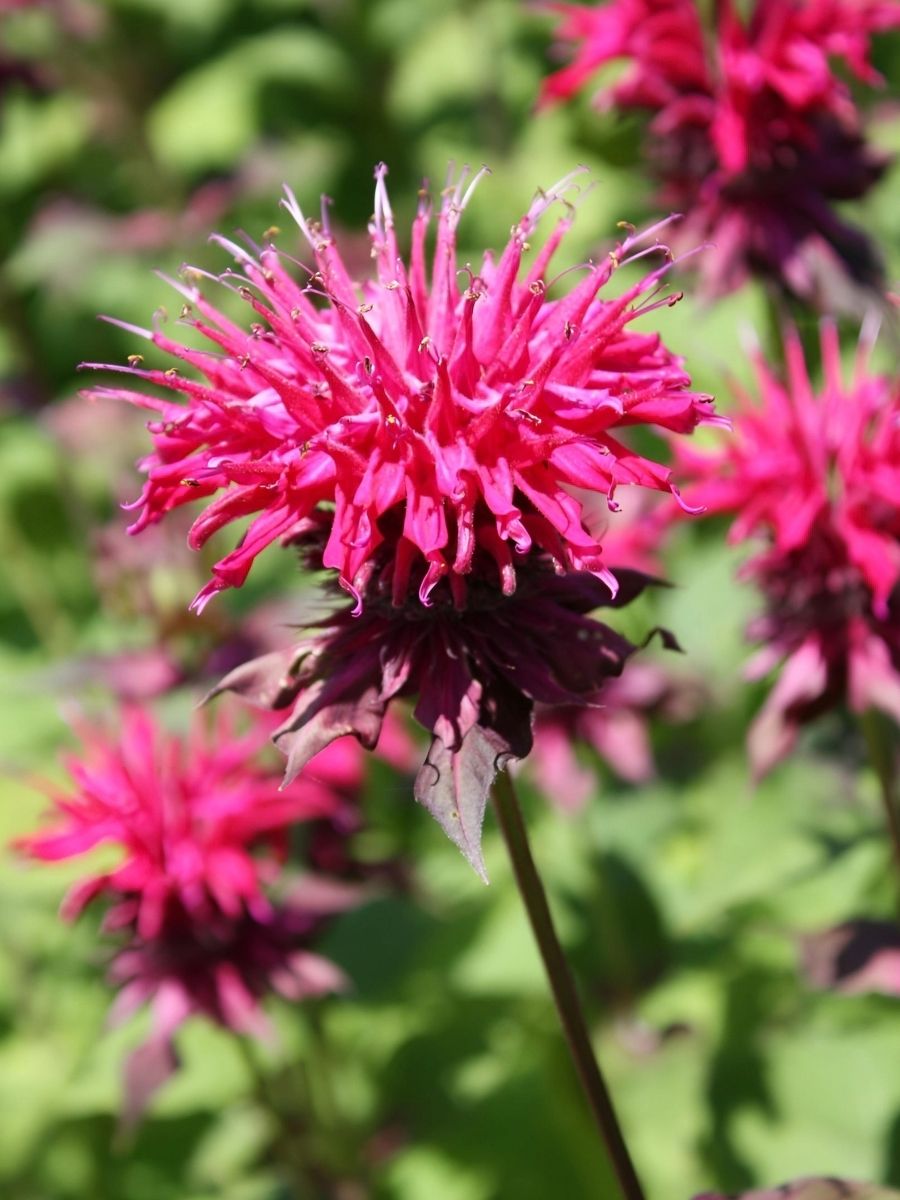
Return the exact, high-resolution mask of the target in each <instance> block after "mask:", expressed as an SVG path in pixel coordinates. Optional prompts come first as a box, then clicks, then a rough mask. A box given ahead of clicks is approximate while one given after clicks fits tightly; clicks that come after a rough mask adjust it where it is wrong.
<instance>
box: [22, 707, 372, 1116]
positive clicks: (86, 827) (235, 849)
mask: <svg viewBox="0 0 900 1200" xmlns="http://www.w3.org/2000/svg"><path fill="white" fill-rule="evenodd" d="M270 724H271V722H268V721H267V722H265V725H266V728H260V727H258V728H256V729H254V730H252V731H251V732H250V733H249V734H244V735H238V734H236V732H235V730H234V728H233V725H232V723H231V721H230V720H229V719H228V716H227V714H224V713H223V714H221V715H220V716H219V717H218V719H217V721H216V723H215V727H214V728H212V729H210V730H207V729H206V728H205V727H204V725H202V724H200V723H199V722H198V723H197V724H196V725H195V727H194V728H193V729H192V731H191V733H190V736H189V737H188V738H187V739H185V740H184V741H182V740H180V739H178V738H176V737H172V736H168V735H166V734H165V733H163V732H162V731H161V730H160V729H159V728H158V727H157V726H156V725H155V724H154V722H153V721H152V719H151V718H150V717H149V716H148V715H147V714H146V713H144V712H141V711H140V710H138V709H136V708H127V709H125V710H124V712H123V716H122V729H121V736H120V738H119V739H118V740H112V739H110V738H109V737H108V736H107V735H106V734H104V733H102V732H99V731H95V730H81V731H80V732H81V733H82V736H83V739H84V742H85V750H84V752H83V753H82V754H81V755H79V756H72V757H70V759H69V761H68V764H67V766H68V770H69V775H70V777H71V781H72V790H71V791H69V792H64V793H58V794H54V795H53V802H54V810H55V814H56V818H57V820H56V823H55V824H54V825H52V826H51V827H50V828H49V829H48V830H46V831H43V832H39V833H35V834H33V835H31V836H30V837H27V838H23V839H21V840H20V842H19V843H18V846H19V849H21V850H23V851H24V852H25V853H27V854H29V855H30V856H32V857H34V858H37V859H40V860H42V861H44V862H57V861H60V860H62V859H67V858H72V857H77V856H79V855H81V854H84V853H86V852H88V851H90V850H92V849H93V848H94V847H96V846H99V845H101V844H111V845H115V846H117V847H118V848H119V849H120V850H121V852H122V860H121V862H120V863H119V864H118V865H117V866H115V867H113V868H111V869H109V870H104V871H101V872H98V873H96V874H92V875H89V876H88V877H87V878H86V879H85V880H84V881H83V882H81V883H79V884H76V885H75V886H74V887H73V888H72V889H71V890H70V892H69V894H68V896H67V897H66V899H65V901H64V902H63V908H62V911H63V914H64V915H65V916H66V917H69V918H74V917H76V916H77V915H78V914H79V913H81V912H82V910H83V909H84V908H85V907H86V906H87V905H88V904H89V903H91V902H92V901H94V900H95V899H97V898H105V899H106V900H107V901H108V902H109V908H108V910H107V913H106V918H105V922H104V927H105V928H106V929H107V930H108V931H110V932H112V933H115V934H116V935H118V937H119V938H120V939H122V940H123V941H124V946H123V947H122V948H121V949H120V950H119V951H118V953H117V954H116V956H115V958H114V960H113V963H112V966H111V969H110V977H111V979H112V980H113V981H114V982H115V983H116V984H118V985H119V987H120V989H121V990H120V993H119V996H118V998H117V1000H116V1004H115V1007H114V1009H113V1018H114V1020H121V1019H123V1018H124V1017H125V1016H127V1015H129V1014H130V1013H132V1012H133V1011H134V1010H135V1009H137V1008H138V1007H140V1006H141V1005H142V1004H145V1003H149V1004H150V1005H151V1007H152V1011H153V1031H152V1033H151V1035H150V1037H149V1039H148V1041H147V1042H145V1043H144V1044H143V1045H142V1046H141V1047H139V1049H138V1050H137V1051H135V1053H134V1054H133V1055H132V1056H131V1058H130V1059H129V1061H128V1062H127V1063H126V1066H125V1084H126V1112H125V1119H126V1122H131V1121H133V1120H135V1119H136V1118H137V1117H138V1116H139V1115H140V1113H141V1112H142V1110H143V1108H144V1107H145V1105H146V1102H147V1100H148V1099H149V1096H150V1094H151V1093H152V1092H153V1091H154V1090H155V1089H156V1088H157V1087H158V1086H160V1084H161V1083H163V1082H164V1080H165V1078H166V1077H167V1076H168V1075H169V1074H170V1073H171V1071H172V1070H174V1069H175V1066H176V1062H177V1060H176V1057H175V1050H174V1045H173V1037H174V1034H175V1032H176V1030H177V1029H178V1027H179V1026H180V1025H181V1024H182V1023H183V1022H184V1021H185V1020H186V1019H187V1018H188V1017H189V1016H191V1015H192V1014H201V1015H203V1016H206V1017H208V1018H209V1019H210V1020H213V1021H216V1022H217V1023H218V1024H220V1025H223V1026H226V1027H228V1028H231V1029H234V1030H236V1031H239V1032H244V1033H255V1034H262V1033H265V1032H266V1029H267V1024H266V1022H265V1019H264V1017H263V1014H262V1011H261V1009H260V1007H259V1001H260V999H261V998H262V997H263V996H264V995H265V994H266V993H268V992H270V991H275V992H279V993H281V994H282V995H284V996H286V997H288V998H289V999H297V998H300V997H302V996H305V995H316V994H320V993H323V992H328V991H333V990H335V989H338V988H340V987H342V986H343V983H344V979H343V976H342V974H341V972H340V971H339V970H338V968H337V967H335V966H333V965H332V964H331V963H329V962H327V961H326V960H325V959H323V958H321V957H319V956H318V955H316V954H314V953H312V952H311V951H310V950H309V949H307V944H308V942H309V935H310V934H311V932H312V931H313V930H314V929H315V927H316V926H317V925H318V924H319V923H320V921H321V919H322V917H323V916H324V915H326V914H327V913H328V912H331V911H337V910H338V909H340V908H343V907H346V906H347V905H348V904H349V903H350V901H351V898H352V897H351V893H350V892H348V891H346V889H343V890H342V889H341V888H340V887H339V886H338V885H333V886H332V885H330V884H328V883H327V882H325V881H323V882H322V883H321V884H320V883H318V882H317V881H315V880H312V879H309V880H307V881H305V882H301V883H300V884H298V886H297V887H296V889H295V891H294V893H293V894H290V895H288V896H287V897H286V898H285V899H284V900H283V901H281V902H280V903H279V905H278V906H275V905H273V903H272V902H271V901H270V899H269V898H268V897H267V895H266V890H265V885H266V884H267V883H268V882H270V881H272V880H273V879H274V877H275V875H276V874H277V871H278V860H279V859H280V858H281V857H283V854H284V852H285V849H286V845H285V835H286V827H287V825H288V824H289V823H292V822H295V821H300V820H304V821H305V820H310V819H313V818H319V817H326V816H334V815H335V814H337V813H338V812H339V811H340V810H341V808H342V806H343V805H344V804H345V803H346V802H345V800H344V799H343V797H342V796H340V795H339V794H338V793H336V792H335V791H333V790H332V788H331V787H330V786H329V784H328V782H327V778H328V776H329V775H332V776H334V775H335V774H336V775H337V776H338V777H339V778H347V777H348V774H349V776H350V777H352V774H353V772H352V768H351V769H348V768H347V767H346V766H344V765H343V764H338V763H336V762H335V761H334V760H335V758H336V757H339V756H340V754H341V747H340V746H339V745H335V746H333V747H331V749H330V752H329V753H330V757H331V760H332V761H331V762H330V763H328V764H327V765H326V768H325V771H324V773H323V774H322V775H321V776H318V777H317V776H316V773H315V771H314V770H311V772H310V776H309V777H308V778H304V777H300V778H299V779H297V780H295V781H294V782H293V783H292V784H290V785H289V786H287V787H285V788H284V789H283V790H279V788H278V781H277V779H276V778H275V777H274V776H273V775H272V774H271V773H270V772H268V771H266V770H263V769H262V768H261V767H259V766H257V765H256V764H255V763H254V762H253V756H254V755H255V754H256V753H257V752H258V751H259V749H260V746H261V742H262V739H263V738H264V737H265V735H266V733H267V732H268V726H269V725H270ZM344 750H345V752H346V754H349V756H350V757H352V758H353V759H354V760H357V759H358V758H359V753H360V751H359V747H358V746H356V745H355V743H353V742H345V743H344ZM258 849H263V850H266V851H267V852H268V855H267V857H259V856H257V855H256V854H255V853H254V851H255V850H258Z"/></svg>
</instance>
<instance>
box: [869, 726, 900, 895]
mask: <svg viewBox="0 0 900 1200" xmlns="http://www.w3.org/2000/svg"><path fill="white" fill-rule="evenodd" d="M859 723H860V726H861V727H862V732H863V737H864V738H865V739H866V746H867V748H868V751H869V761H870V762H871V764H872V769H873V770H874V772H875V775H876V777H877V779H878V790H879V792H880V795H881V803H882V806H883V808H884V815H885V819H886V822H887V827H888V833H889V834H890V838H891V845H892V846H893V849H894V862H895V864H896V867H897V873H898V876H900V795H898V790H900V789H898V781H897V751H896V749H895V747H896V734H895V733H894V731H893V730H892V729H891V728H889V726H888V722H887V719H886V718H885V717H883V716H882V715H881V713H878V712H874V711H872V710H871V709H870V710H869V712H867V713H863V715H862V716H861V717H860V718H859Z"/></svg>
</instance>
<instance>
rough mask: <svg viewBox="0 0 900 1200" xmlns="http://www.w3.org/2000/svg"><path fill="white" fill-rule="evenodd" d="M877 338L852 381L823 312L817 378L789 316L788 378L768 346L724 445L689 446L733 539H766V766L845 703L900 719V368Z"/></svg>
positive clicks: (754, 572) (693, 492) (760, 665)
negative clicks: (772, 675)
mask: <svg viewBox="0 0 900 1200" xmlns="http://www.w3.org/2000/svg"><path fill="white" fill-rule="evenodd" d="M872 340H873V338H872V331H871V329H866V328H864V330H863V333H862V336H861V338H860V342H859V348H858V351H857V355H856V362H855V366H854V368H853V373H852V376H851V378H850V380H849V381H845V379H844V377H843V373H842V371H841V362H840V347H839V344H838V336H837V332H836V330H835V328H834V326H833V325H832V324H830V323H823V325H822V329H821V343H822V359H823V364H824V381H823V384H822V387H821V389H820V390H819V391H818V392H817V391H816V390H815V389H814V388H813V385H812V384H811V382H810V378H809V374H808V371H807V367H806V363H805V361H804V356H803V350H802V346H801V344H800V339H799V337H798V335H797V334H796V332H795V331H793V330H791V329H789V330H787V331H786V333H785V346H786V353H787V374H786V378H785V379H781V378H779V377H778V376H777V375H776V374H775V372H774V371H773V370H772V369H771V367H770V366H769V365H768V364H767V363H766V361H765V359H764V358H763V357H762V355H761V354H760V353H757V354H756V356H755V363H756V375H757V388H758V391H759V399H758V400H754V399H753V398H751V397H750V396H748V395H746V394H744V393H741V392H739V394H738V398H739V401H740V408H739V411H738V413H737V414H736V418H735V425H736V433H735V436H734V437H733V438H731V439H729V440H728V442H727V443H723V445H722V447H721V449H720V450H719V451H718V452H713V453H700V452H690V453H686V452H685V451H684V450H683V448H680V459H681V465H682V467H683V469H684V471H685V474H686V475H687V476H693V478H694V480H695V482H694V484H693V485H692V486H691V487H690V489H689V492H688V494H689V496H690V497H691V499H692V500H695V501H697V502H700V503H703V504H704V505H706V506H707V508H708V510H709V511H710V512H712V513H717V512H718V513H727V514H729V515H730V516H732V517H733V519H734V521H733V524H732V527H731V540H732V541H735V542H740V541H744V540H745V539H753V540H756V541H757V542H761V549H760V550H759V551H758V552H757V553H756V554H754V555H753V556H752V557H751V558H750V559H749V560H748V562H747V563H746V564H745V566H744V568H743V575H744V576H745V577H746V578H749V579H752V580H753V581H754V582H755V583H756V584H757V585H758V586H759V587H760V589H761V590H762V592H763V594H764V596H765V599H766V609H765V612H764V613H763V614H762V615H761V616H760V617H759V618H758V619H757V620H756V621H754V622H753V624H752V625H751V628H750V634H751V636H752V637H753V638H754V640H757V641H760V642H762V643H764V648H763V649H762V650H761V652H760V654H759V655H758V657H757V658H756V659H755V660H754V662H753V663H752V664H751V673H752V674H753V675H755V676H760V675H763V674H765V673H767V672H768V671H770V670H771V669H772V668H773V667H775V666H776V665H778V664H781V673H780V676H779V678H778V681H777V682H776V684H775V687H774V688H773V690H772V692H771V694H770V696H769V699H768V701H767V702H766V705H765V707H764V709H763V711H762V712H761V714H760V715H759V717H758V718H757V720H756V723H755V725H754V727H753V729H752V730H751V739H750V748H751V756H752V758H753V762H754V766H755V768H756V770H757V772H758V773H761V772H763V771H765V770H767V769H768V768H769V767H770V766H772V764H773V763H775V762H776V761H777V760H778V759H779V758H781V757H782V756H783V755H784V754H786V753H787V752H788V751H789V749H790V748H791V746H792V745H793V743H794V740H795V738H796V734H797V731H798V728H799V726H800V725H801V724H803V723H804V722H806V721H809V720H811V719H812V718H814V717H815V716H817V715H818V714H819V713H821V712H823V711H825V710H827V709H829V708H833V707H835V706H836V705H839V704H842V703H846V704H848V705H849V706H850V708H851V709H853V710H854V711H856V712H864V711H865V710H866V709H868V708H879V709H882V710H883V711H884V712H886V713H888V714H889V715H890V716H892V717H893V718H894V719H895V720H896V721H897V722H898V723H900V382H898V379H897V377H896V375H894V376H888V375H881V374H876V373H874V372H872V371H871V370H870V368H869V355H870V351H871V344H872Z"/></svg>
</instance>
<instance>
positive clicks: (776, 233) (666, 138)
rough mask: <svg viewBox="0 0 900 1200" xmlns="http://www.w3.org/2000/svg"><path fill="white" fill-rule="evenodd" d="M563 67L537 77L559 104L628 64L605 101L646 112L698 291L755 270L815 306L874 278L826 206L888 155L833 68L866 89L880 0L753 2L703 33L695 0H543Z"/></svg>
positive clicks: (889, 16) (874, 175)
mask: <svg viewBox="0 0 900 1200" xmlns="http://www.w3.org/2000/svg"><path fill="white" fill-rule="evenodd" d="M547 7H548V8H549V9H550V10H551V11H553V12H558V13H560V14H562V21H561V24H560V26H559V36H560V38H561V39H562V40H563V41H564V42H571V43H573V44H574V45H575V47H576V52H575V59H574V61H573V62H572V63H571V64H570V65H568V66H566V67H564V68H563V69H562V70H560V71H558V72H556V73H555V74H553V75H551V76H550V77H549V78H548V79H547V80H546V82H545V84H544V88H543V93H542V100H543V102H544V103H547V102H551V101H557V100H561V99H565V98H568V97H570V96H572V95H574V94H575V93H577V92H579V91H580V90H581V89H582V88H583V87H584V86H586V85H588V84H589V82H590V80H591V79H592V78H593V77H594V75H595V73H596V72H597V70H598V69H599V68H600V67H602V66H603V65H604V64H606V63H609V62H611V61H613V60H618V59H622V60H624V61H625V62H626V63H628V66H627V68H626V70H625V73H624V75H623V76H622V78H621V79H620V80H619V81H618V82H616V83H615V84H613V85H612V86H611V87H609V88H605V89H603V90H602V91H601V92H600V93H599V95H598V102H599V104H600V105H602V106H603V107H607V106H610V107H618V108H622V109H641V110H643V111H645V112H647V113H649V114H651V121H650V127H649V134H650V141H649V143H648V146H647V158H648V161H649V162H650V164H651V167H652V170H653V172H654V174H655V175H656V176H657V178H658V179H659V181H660V185H661V188H660V197H659V199H660V203H661V205H662V206H663V207H665V208H670V207H674V208H676V209H678V210H680V211H682V212H684V213H685V214H686V220H685V224H684V226H683V228H682V230H681V236H682V237H683V238H685V239H686V240H687V244H688V245H696V244H698V243H699V242H703V241H711V242H713V243H714V248H713V249H711V250H710V252H709V253H707V254H705V255H704V256H703V257H702V259H701V260H700V264H699V265H700V269H701V272H702V275H703V279H704V284H705V288H706V290H707V292H708V293H709V294H710V295H711V296H714V295H718V294H721V293H723V292H728V291H731V290H732V289H734V288H736V287H739V286H740V285H741V284H742V283H743V282H744V280H745V279H746V277H747V275H748V274H757V273H761V274H763V275H766V276H768V277H769V278H771V279H773V280H774V281H776V282H777V283H779V284H780V285H781V286H782V287H783V288H785V289H786V290H787V291H789V292H791V293H794V294H796V295H798V296H800V297H802V298H803V299H804V300H806V301H810V302H814V303H816V304H817V305H818V306H819V307H820V308H822V309H825V310H828V311H831V310H833V309H834V308H839V309H847V308H849V307H853V306H854V296H853V293H854V289H853V287H852V283H851V281H855V282H856V283H857V284H865V285H867V286H871V285H877V286H879V287H880V286H881V284H882V282H883V281H882V278H881V265H880V256H879V253H878V251H877V250H876V248H875V246H874V244H873V243H872V242H871V241H870V239H869V237H868V236H867V235H866V234H865V233H864V232H863V231H862V230H860V229H857V228H856V227H854V226H853V225H850V224H848V223H847V222H846V221H845V220H844V219H843V217H842V216H840V215H839V214H838V212H837V211H836V210H835V208H834V207H833V205H834V203H835V202H836V201H837V202H840V201H844V200H851V199H857V198H859V197H861V196H863V195H864V194H865V193H866V192H867V191H868V190H869V188H870V187H871V186H872V184H873V183H875V182H876V180H877V179H878V178H879V177H880V176H881V174H882V173H883V172H884V169H885V167H886V166H887V163H888V158H887V156H886V155H884V154H883V153H881V152H880V151H877V150H875V149H874V148H873V147H872V146H870V145H869V144H868V143H867V142H866V140H865V138H864V135H863V126H862V119H861V113H860V111H859V109H858V107H857V105H856V103H855V101H854V98H853V95H852V93H851V91H850V88H849V87H848V85H847V82H846V81H845V79H844V78H842V77H841V75H840V74H838V72H837V70H836V69H835V65H834V64H835V62H838V63H840V64H841V65H842V66H843V67H845V68H846V69H847V70H848V71H849V72H850V73H852V74H853V75H855V76H856V77H857V78H858V79H860V80H862V81H863V82H864V83H867V84H869V85H873V84H879V83H881V82H882V80H881V77H880V76H879V75H878V72H877V71H875V70H874V68H873V67H872V65H871V62H870V60H869V54H870V43H871V40H872V35H873V34H875V33H877V32H879V31H882V30H886V29H891V28H897V27H898V26H900V6H898V5H897V4H896V3H893V2H887V0H805V2H799V0H753V2H752V3H749V4H745V5H738V4H736V3H734V0H722V3H719V4H717V5H716V6H715V13H716V15H715V20H714V26H713V28H712V29H711V30H706V29H704V25H703V21H702V19H701V15H700V11H699V10H700V9H701V8H702V7H703V6H702V5H701V6H698V5H697V4H696V3H695V0H611V3H608V4H597V5H595V6H588V5H571V4H550V5H547Z"/></svg>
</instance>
